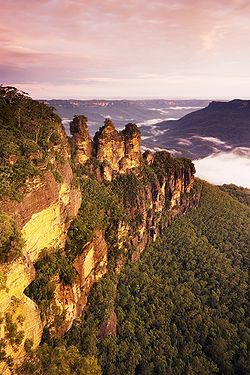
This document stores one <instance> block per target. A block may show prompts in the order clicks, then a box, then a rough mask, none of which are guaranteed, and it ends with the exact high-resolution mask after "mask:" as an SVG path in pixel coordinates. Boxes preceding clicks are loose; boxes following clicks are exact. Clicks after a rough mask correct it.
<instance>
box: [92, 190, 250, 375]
mask: <svg viewBox="0 0 250 375" xmlns="http://www.w3.org/2000/svg"><path fill="white" fill-rule="evenodd" d="M248 229H249V211H248V210H247V208H246V207H245V208H244V207H243V206H242V205H241V204H238V203H237V202H236V201H235V200H234V199H232V198H230V197H229V196H228V195H227V194H224V193H222V192H220V191H219V189H218V188H215V187H211V186H209V185H207V184H203V195H202V201H201V207H200V208H199V209H197V210H193V211H192V212H190V213H189V214H188V215H187V216H186V217H180V218H178V219H177V220H176V221H175V222H174V224H172V226H171V227H170V228H168V229H167V231H166V233H165V235H164V237H163V238H161V239H160V240H158V241H157V242H156V243H155V244H154V245H152V246H150V247H149V248H148V250H147V251H146V252H145V254H144V255H143V257H142V260H141V261H140V262H139V263H137V264H133V265H128V266H127V267H126V268H125V269H124V270H123V271H122V275H121V278H120V282H119V287H118V296H117V304H116V311H117V314H118V322H119V324H118V335H117V338H108V339H106V340H104V341H103V342H100V343H99V344H98V347H99V350H100V358H101V362H102V365H103V370H104V373H106V374H125V373H127V374H135V373H136V374H156V373H157V374H213V373H220V374H247V373H249V370H250V369H249V362H248V347H249V344H250V329H249V316H248V311H249V300H248V297H247V290H248V274H247V269H248V267H249V232H248Z"/></svg>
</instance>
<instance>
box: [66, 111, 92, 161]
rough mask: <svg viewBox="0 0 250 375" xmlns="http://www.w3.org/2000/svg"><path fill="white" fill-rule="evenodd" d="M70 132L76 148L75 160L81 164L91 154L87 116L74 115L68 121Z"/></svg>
mask: <svg viewBox="0 0 250 375" xmlns="http://www.w3.org/2000/svg"><path fill="white" fill-rule="evenodd" d="M70 132H71V134H72V136H73V140H74V144H75V148H76V155H75V162H76V163H77V164H83V163H85V162H86V161H87V160H88V159H89V158H91V156H92V154H93V145H92V141H91V138H90V135H89V130H88V126H87V118H86V117H85V116H75V117H74V118H73V121H71V123H70Z"/></svg>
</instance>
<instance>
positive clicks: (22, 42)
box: [0, 0, 250, 98]
mask: <svg viewBox="0 0 250 375" xmlns="http://www.w3.org/2000/svg"><path fill="white" fill-rule="evenodd" d="M0 5H1V14H2V17H1V23H0V42H1V43H0V53H1V62H0V81H1V82H3V83H5V84H15V85H18V86H19V87H20V88H22V89H24V90H27V91H29V92H30V94H31V95H33V96H35V97H55V96H56V97H104V96H105V97H131V96H134V97H135V96H137V97H138V96H139V97H142V96H143V97H145V96H146V97H153V96H157V97H171V98H173V97H197V98H198V97H202V98H204V97H206V98H208V97H236V96H238V97H247V96H248V95H249V91H248V87H249V84H250V77H249V69H248V62H249V57H250V51H249V49H248V48H247V46H248V45H249V42H250V24H249V15H250V3H249V1H247V0H221V1H219V2H218V1H215V0H210V1H209V2H208V1H203V0H170V1H165V0H157V1H156V0H155V1H154V0H153V1H146V2H145V1H143V0H127V1H126V2H123V1H117V0H102V1H99V0H39V1H38V0H32V1H27V0H11V1H8V2H7V1H4V0H0Z"/></svg>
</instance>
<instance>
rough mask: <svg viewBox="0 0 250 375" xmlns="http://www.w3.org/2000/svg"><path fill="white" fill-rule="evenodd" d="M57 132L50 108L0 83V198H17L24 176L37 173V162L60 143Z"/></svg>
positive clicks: (55, 117) (56, 122)
mask: <svg viewBox="0 0 250 375" xmlns="http://www.w3.org/2000/svg"><path fill="white" fill-rule="evenodd" d="M61 131H62V125H61V120H60V118H59V117H58V116H57V115H56V114H55V113H54V110H53V108H51V107H48V106H47V105H45V104H43V103H40V102H38V101H35V100H32V99H31V98H30V97H29V96H28V95H27V94H26V93H24V92H22V91H19V90H17V89H16V88H14V87H9V86H7V87H3V86H0V198H1V197H5V196H8V197H10V198H14V199H20V193H18V192H17V189H18V188H20V187H21V186H22V185H23V183H24V182H25V180H26V179H27V178H28V177H34V176H38V175H41V172H40V169H39V164H41V163H44V162H45V160H46V153H47V152H48V150H49V149H51V146H53V145H56V144H58V143H60V138H61V136H60V133H61Z"/></svg>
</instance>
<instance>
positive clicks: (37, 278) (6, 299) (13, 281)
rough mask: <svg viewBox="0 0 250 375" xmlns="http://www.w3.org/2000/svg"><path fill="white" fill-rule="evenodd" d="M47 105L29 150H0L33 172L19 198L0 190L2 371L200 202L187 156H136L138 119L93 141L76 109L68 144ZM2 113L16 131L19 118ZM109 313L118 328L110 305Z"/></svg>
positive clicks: (56, 332)
mask: <svg viewBox="0 0 250 375" xmlns="http://www.w3.org/2000/svg"><path fill="white" fill-rule="evenodd" d="M0 104H1V103H0ZM28 104H29V105H30V104H32V105H33V102H30V101H28ZM34 105H36V104H34ZM42 109H43V111H44V108H43V107H42ZM36 111H37V109H36ZM36 113H37V112H36ZM49 114H50V116H51V117H52V119H53V121H52V120H51V118H50V117H47V121H48V124H47V125H46V126H45V125H44V126H45V128H44V129H45V130H44V129H43V132H41V129H40V130H39V132H37V133H36V134H37V136H36V137H35V138H34V139H35V143H36V146H35V145H34V143H32V147H33V148H35V150H36V152H35V153H34V152H32V154H31V155H30V154H29V155H30V156H27V155H26V154H25V153H24V154H21V153H18V154H17V155H16V157H13V155H14V154H13V153H11V156H12V157H11V158H10V155H8V157H5V158H4V159H2V160H4V163H5V168H7V167H8V168H9V169H11V170H12V171H13V173H14V172H15V167H18V168H19V170H18V173H19V174H20V164H18V163H20V160H21V161H22V163H23V162H24V161H25V162H26V159H28V160H29V162H28V163H29V165H28V166H29V169H28V171H30V170H31V172H32V173H31V172H29V175H27V170H25V174H22V180H21V181H22V182H21V183H19V185H18V186H17V189H16V192H17V194H18V196H17V197H16V195H15V194H14V187H13V189H12V190H10V189H9V190H5V191H4V194H3V196H2V198H1V211H2V214H3V215H5V216H3V218H4V220H5V222H4V225H3V224H2V225H3V227H2V229H1V230H2V233H5V234H4V235H2V237H1V241H0V244H1V246H2V248H1V257H2V262H1V265H0V314H1V316H2V322H1V328H0V338H1V339H2V340H3V341H2V343H3V344H4V349H3V351H2V360H3V362H2V367H1V368H2V371H7V367H6V366H7V365H6V364H8V365H11V361H12V360H18V359H20V358H21V357H23V356H24V355H25V351H26V347H27V343H31V346H32V347H33V348H36V347H37V346H38V345H39V343H40V340H41V336H42V332H43V333H44V337H45V338H46V337H54V336H62V335H63V334H64V333H65V332H66V331H68V330H69V329H70V327H71V326H72V323H73V321H74V320H76V319H78V318H79V317H80V316H81V314H82V312H83V310H84V309H85V307H86V305H87V302H88V295H89V293H90V290H91V288H92V287H93V285H94V284H95V283H96V282H97V281H98V280H99V279H101V278H102V277H103V276H104V275H105V274H107V273H108V271H112V272H118V273H119V270H120V268H121V267H123V265H124V263H126V262H127V261H130V260H131V261H136V260H138V259H139V258H140V255H141V253H142V252H143V251H144V249H145V248H146V246H147V245H148V244H149V243H151V242H152V241H155V239H156V238H157V237H158V236H160V235H161V233H162V232H163V230H164V228H165V227H166V226H168V225H169V224H170V223H171V222H172V220H173V219H174V217H175V216H176V215H178V214H180V213H185V212H186V210H187V209H188V208H189V207H196V206H197V205H198V202H199V191H197V190H195V189H193V183H194V173H195V169H194V166H193V164H192V163H191V161H189V160H188V159H175V158H173V157H172V156H171V155H170V154H169V153H168V152H159V153H156V154H152V153H151V152H146V153H144V155H142V153H141V149H140V142H141V138H140V131H139V129H138V128H137V126H136V125H135V124H127V125H126V127H125V129H124V130H123V131H121V132H118V131H117V130H116V129H115V126H114V124H113V123H112V122H111V121H110V120H106V121H105V124H104V126H103V127H102V128H100V130H99V132H97V133H96V134H95V136H94V138H93V140H91V138H90V136H89V132H88V128H87V119H86V118H85V117H84V116H78V117H77V116H75V117H74V119H73V121H72V122H71V125H70V128H71V133H72V140H71V146H72V150H70V148H69V143H68V140H67V138H66V135H65V132H64V131H63V129H62V127H61V124H60V121H59V120H58V119H54V118H53V114H51V112H49ZM5 121H7V120H5ZM8 121H9V123H10V128H11V131H12V132H13V134H15V132H16V131H17V130H16V126H14V125H13V123H12V122H11V121H10V120H8ZM25 121H27V120H26V118H25ZM32 121H33V120H32ZM50 121H51V122H50ZM56 121H57V122H56ZM55 123H57V125H56V126H55ZM26 124H27V123H26V122H24V125H23V126H27V125H26ZM31 124H32V126H33V122H32V123H31ZM39 124H40V123H39ZM49 124H50V125H49ZM30 126H31V125H30ZM39 126H40V125H39ZM47 126H51V127H52V130H53V131H52V130H51V132H49V131H48V129H47ZM24 128H25V127H24ZM13 129H14V130H13ZM18 131H19V130H18ZM22 134H23V133H22ZM31 134H32V133H31ZM29 136H30V134H29ZM27 137H28V135H27V134H25V136H23V138H22V139H21V141H20V142H19V141H18V142H19V143H18V144H17V147H19V148H20V149H21V147H22V145H23V144H24V143H25V142H26V143H27ZM39 137H41V140H40V142H39ZM28 142H30V140H29V141H28ZM32 142H34V141H33V140H32ZM17 147H15V150H16V149H17ZM29 147H30V144H29ZM6 149H7V146H6ZM25 152H27V151H25ZM71 153H72V156H73V160H74V163H72V159H71ZM72 167H73V169H74V171H73V170H72ZM22 173H24V172H22ZM6 176H7V175H6ZM6 176H5V178H8V176H7V177H6ZM76 176H77V179H78V180H79V182H80V187H81V191H80V189H79V187H78V184H77V183H76V181H75V180H76ZM10 186H11V188H12V185H10ZM0 191H1V190H0ZM17 198H18V199H17ZM10 229H11V230H10ZM11 231H12V232H11ZM13 249H15V252H14V250H13ZM17 250H18V251H17ZM111 316H112V319H111V318H110V319H111V320H110V321H112V322H113V323H114V322H115V323H114V324H113V323H112V325H113V326H114V327H116V320H115V315H114V312H113V313H112V314H111ZM104 323H105V322H104ZM114 327H113V328H112V330H110V331H114V329H115V328H114ZM102 332H103V333H102V334H101V335H103V336H105V335H106V333H105V332H109V329H106V328H105V325H104V326H102ZM29 340H32V342H31V341H29ZM6 373H7V372H6Z"/></svg>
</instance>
